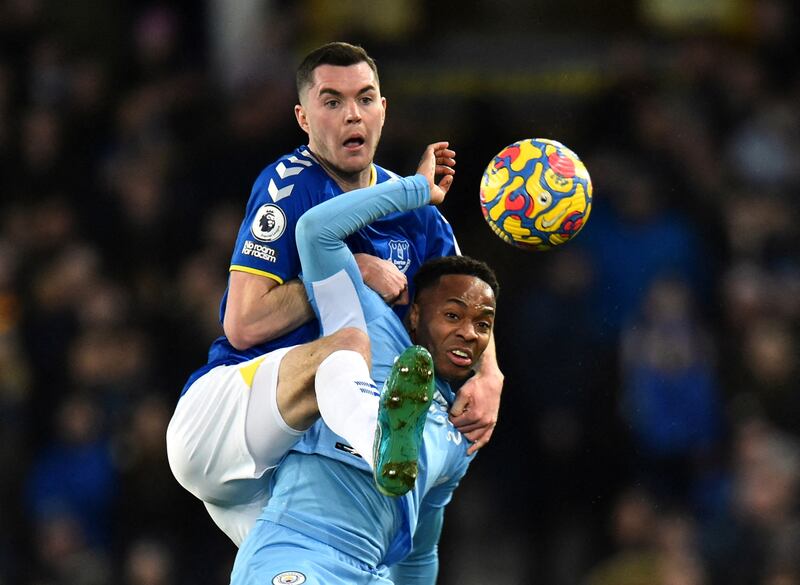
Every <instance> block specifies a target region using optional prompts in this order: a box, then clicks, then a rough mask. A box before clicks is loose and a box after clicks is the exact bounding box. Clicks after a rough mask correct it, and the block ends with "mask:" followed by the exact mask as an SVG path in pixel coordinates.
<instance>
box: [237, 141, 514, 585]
mask: <svg viewBox="0 0 800 585" xmlns="http://www.w3.org/2000/svg"><path fill="white" fill-rule="evenodd" d="M444 146H446V143H444V144H438V145H431V147H429V148H428V150H426V153H425V156H424V157H423V163H422V164H421V165H420V172H421V173H424V176H423V175H416V176H414V177H411V178H406V179H398V180H395V181H392V182H389V183H386V184H385V185H381V186H379V187H375V188H372V189H363V190H357V191H353V192H352V193H348V194H347V195H345V196H343V197H339V198H336V199H332V200H330V201H328V202H325V203H323V204H321V205H319V206H318V207H316V208H314V209H312V210H309V211H308V212H306V214H305V215H304V216H303V217H302V218H301V220H300V222H299V223H298V226H297V237H298V247H299V250H300V255H301V259H302V264H303V275H304V279H305V281H306V287H307V288H308V290H309V296H310V297H311V298H312V305H313V306H314V308H315V310H316V311H317V312H318V314H319V315H320V321H321V322H322V325H323V328H324V329H325V330H326V331H327V330H332V329H335V328H336V327H338V326H342V325H345V326H346V325H349V324H350V323H352V322H353V321H354V320H353V319H352V316H353V315H356V316H357V317H358V318H360V319H363V323H365V324H366V327H367V330H368V332H369V336H370V341H371V346H372V360H373V365H372V374H373V379H374V380H375V381H376V382H378V383H380V382H382V381H383V380H386V379H387V378H389V382H388V383H387V385H386V387H385V388H384V391H383V396H382V399H381V415H380V428H381V431H382V432H381V433H379V434H378V438H377V440H376V442H375V451H376V454H375V459H376V465H375V475H376V476H379V475H380V473H381V469H382V464H381V459H382V458H383V457H385V456H387V454H386V453H385V452H384V451H383V449H382V447H383V439H385V438H386V436H387V434H391V433H394V432H396V429H401V428H402V427H403V425H395V424H394V423H395V422H401V421H400V418H402V415H399V416H398V414H397V413H396V412H393V411H396V410H397V409H398V408H399V409H402V408H403V405H402V404H395V403H393V399H394V398H397V397H398V396H399V398H400V399H403V398H406V399H408V398H411V397H413V395H414V394H413V391H412V392H408V388H409V387H411V386H414V385H415V384H416V385H417V387H423V386H425V385H426V384H427V383H429V382H433V380H432V379H431V377H430V376H431V370H434V371H435V374H436V377H435V400H434V403H433V405H432V406H431V408H430V409H428V408H427V404H426V406H425V407H424V408H423V409H422V410H421V411H419V412H418V413H417V415H416V416H417V417H420V418H421V419H422V420H423V421H425V426H424V432H423V434H422V443H421V445H419V460H418V470H417V472H418V476H417V477H416V485H415V487H414V488H413V489H412V490H411V491H409V492H408V493H406V494H405V495H404V496H403V497H400V498H391V497H387V496H385V495H381V494H380V493H379V492H378V491H376V490H375V489H374V488H373V484H372V477H371V473H370V467H369V466H368V465H367V464H365V463H364V462H363V460H362V459H361V458H360V457H359V456H358V455H357V454H353V453H352V452H351V451H349V450H347V449H343V448H342V447H341V440H340V439H339V437H337V436H336V434H335V433H334V432H333V431H332V430H331V429H329V428H328V427H327V426H326V425H325V424H324V422H323V421H318V422H317V423H315V424H314V426H313V427H312V428H311V430H310V431H309V432H308V433H306V434H305V435H304V436H303V438H302V440H301V441H300V442H299V443H298V444H297V445H295V446H294V447H293V448H292V450H291V451H290V452H289V454H288V455H287V456H286V457H285V459H284V460H283V461H282V462H281V464H280V465H279V466H278V468H277V470H276V471H275V474H274V476H273V478H272V496H271V499H270V501H269V503H268V504H267V506H266V508H265V510H264V513H263V515H262V516H261V518H260V519H259V521H258V522H257V523H256V525H255V527H254V528H253V529H252V531H251V532H250V535H249V536H248V538H247V540H246V541H245V542H244V544H243V545H242V548H241V549H240V550H239V554H238V555H237V558H236V563H235V565H234V570H233V574H232V578H231V583H232V584H233V585H250V584H256V583H259V584H261V583H306V584H314V585H321V584H325V585H338V584H341V585H344V584H348V585H354V584H355V585H359V584H364V585H366V584H390V583H393V582H395V583H398V584H401V583H402V584H410V583H411V584H433V583H435V581H436V574H437V570H438V557H437V548H436V543H437V542H438V539H439V535H440V532H441V527H442V521H443V510H444V506H445V505H446V504H447V503H448V502H449V501H450V499H451V496H452V492H453V490H454V489H455V488H456V486H457V485H458V483H459V481H460V479H461V478H462V477H463V475H464V473H465V472H466V470H467V466H468V464H469V462H470V460H471V457H465V455H466V451H467V446H466V441H465V440H463V438H462V435H461V433H459V432H458V430H457V429H456V428H455V427H453V426H452V424H451V423H450V422H449V421H448V419H447V409H448V407H449V405H450V404H452V403H453V401H454V400H455V395H454V392H453V390H452V389H451V387H450V385H449V382H458V381H463V380H464V379H465V378H467V377H468V376H469V375H470V374H471V373H472V369H473V367H474V365H475V363H476V361H477V360H478V359H479V358H480V356H481V354H482V353H483V351H484V350H485V349H486V347H487V346H488V344H489V340H490V338H491V334H492V327H493V324H494V317H495V299H496V295H497V289H498V287H497V282H496V279H495V277H494V274H493V272H492V271H491V269H489V268H488V266H486V265H485V264H483V263H481V262H478V261H475V260H472V259H470V258H466V257H449V258H440V259H437V260H433V261H431V262H428V263H426V264H424V265H423V266H422V268H421V269H420V270H419V272H418V273H417V275H416V277H415V280H416V285H417V289H416V295H415V298H414V301H413V304H412V306H411V309H410V311H409V313H408V315H407V318H406V323H405V326H404V325H403V323H402V322H401V321H400V319H399V318H398V317H397V315H396V314H395V313H394V312H392V310H391V309H390V308H389V307H387V306H386V304H385V303H384V302H383V301H382V300H381V299H380V297H379V296H378V295H377V294H376V293H375V292H374V291H372V290H370V289H369V288H368V287H366V286H365V285H364V283H363V280H362V278H361V275H360V273H359V270H358V266H357V264H356V262H355V259H354V258H353V256H352V254H351V253H350V251H349V250H348V249H347V247H346V246H345V245H344V243H343V239H344V238H345V237H346V236H347V235H348V234H349V233H351V232H352V231H354V230H355V229H358V228H359V227H360V226H363V225H365V224H367V223H369V222H370V221H374V220H375V219H376V218H377V217H380V216H383V215H386V214H389V213H393V212H396V211H399V210H404V209H411V208H414V207H417V206H420V205H425V204H426V203H428V202H433V203H437V202H439V201H440V200H441V199H442V198H443V197H444V195H445V193H446V191H447V188H448V187H449V183H450V181H449V180H448V179H450V177H449V176H445V178H444V179H442V181H440V183H439V184H438V185H437V184H435V183H434V181H433V176H434V169H438V168H439V167H436V165H435V155H434V152H436V151H437V150H440V149H441V148H443V147H444ZM358 308H360V309H361V310H362V312H361V313H360V314H359V311H358ZM340 312H342V313H344V314H345V315H346V317H345V318H342V317H341V316H340V315H339V313H340ZM412 343H416V344H420V345H422V346H424V348H426V349H427V350H428V351H429V352H430V353H428V351H424V350H420V349H419V348H417V347H412V348H410V349H405V348H408V346H410V345H411V344H412ZM404 350H405V351H404ZM398 355H400V357H399V359H398V361H397V363H395V364H394V365H393V361H394V358H395V356H398ZM430 356H432V358H431V357H430ZM390 372H391V374H390ZM426 376H427V377H426ZM398 378H401V379H400V381H398ZM398 385H405V386H406V388H405V389H401V391H400V392H399V393H398V394H395V393H394V390H395V389H396V386H398ZM412 390H413V389H412ZM352 392H357V389H352ZM413 410H414V409H413V408H412V409H408V410H407V412H408V413H410V414H411V417H410V418H408V419H407V420H405V421H402V422H405V423H407V426H410V427H418V425H417V420H415V418H414V412H413ZM377 479H379V483H380V478H379V477H378V478H377ZM390 479H391V478H390ZM388 487H389V488H390V489H389V491H391V487H392V485H391V481H390V482H389V485H388Z"/></svg>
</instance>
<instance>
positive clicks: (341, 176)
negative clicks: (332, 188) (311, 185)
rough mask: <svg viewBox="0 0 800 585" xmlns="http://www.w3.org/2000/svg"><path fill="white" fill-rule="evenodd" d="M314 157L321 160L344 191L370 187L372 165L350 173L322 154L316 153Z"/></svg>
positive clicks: (320, 162)
mask: <svg viewBox="0 0 800 585" xmlns="http://www.w3.org/2000/svg"><path fill="white" fill-rule="evenodd" d="M312 154H313V151H312ZM314 157H315V158H316V159H317V160H318V161H319V164H320V165H321V166H322V168H323V169H325V172H326V173H328V175H330V177H331V178H332V179H333V180H334V181H336V184H337V185H339V187H341V188H342V191H344V192H347V191H354V190H355V189H362V188H364V187H369V183H370V179H371V178H372V165H369V166H368V167H367V168H365V169H362V170H360V171H356V172H354V173H348V172H346V171H343V170H342V169H340V168H338V167H335V166H334V165H332V164H331V163H330V162H328V161H327V160H325V159H324V158H322V157H321V156H318V155H316V154H314Z"/></svg>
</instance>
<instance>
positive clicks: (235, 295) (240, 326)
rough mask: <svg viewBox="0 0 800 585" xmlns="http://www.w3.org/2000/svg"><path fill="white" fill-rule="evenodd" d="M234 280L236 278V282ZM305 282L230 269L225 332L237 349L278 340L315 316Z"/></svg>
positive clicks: (224, 324)
mask: <svg viewBox="0 0 800 585" xmlns="http://www.w3.org/2000/svg"><path fill="white" fill-rule="evenodd" d="M234 281H236V282H235V283H234ZM313 317H314V313H313V311H312V310H311V306H310V305H309V304H308V297H307V296H306V291H305V288H304V287H303V283H302V282H300V281H299V280H289V281H287V282H285V283H283V284H281V285H278V284H277V283H276V282H274V281H268V280H267V279H265V278H263V277H255V276H252V275H247V274H245V273H239V272H231V287H230V289H229V298H228V306H227V308H226V311H225V320H224V323H223V326H224V329H225V335H226V336H227V337H228V340H229V341H230V342H231V344H232V345H233V346H234V347H236V348H237V349H246V348H248V347H252V346H254V345H258V344H260V343H264V342H267V341H270V340H272V339H276V338H277V337H280V336H281V335H284V334H286V333H288V332H290V331H292V330H294V329H296V328H297V327H300V326H301V325H303V324H305V323H307V322H308V321H310V320H311V319H313Z"/></svg>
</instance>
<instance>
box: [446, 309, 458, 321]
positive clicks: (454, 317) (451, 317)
mask: <svg viewBox="0 0 800 585" xmlns="http://www.w3.org/2000/svg"><path fill="white" fill-rule="evenodd" d="M444 316H445V318H446V319H449V320H450V321H456V320H458V315H457V314H456V313H453V312H450V311H447V312H446V313H445V314H444Z"/></svg>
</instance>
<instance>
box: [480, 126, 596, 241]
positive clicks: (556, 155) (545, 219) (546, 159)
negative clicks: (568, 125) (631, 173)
mask: <svg viewBox="0 0 800 585" xmlns="http://www.w3.org/2000/svg"><path fill="white" fill-rule="evenodd" d="M481 209H482V211H483V217H484V218H485V219H486V221H487V222H488V224H489V227H491V228H492V231H494V233H496V234H497V235H498V236H499V237H500V238H501V239H502V240H503V241H504V242H507V243H509V244H511V245H513V246H517V247H519V248H523V249H526V250H549V249H551V248H554V247H555V246H559V245H561V244H563V243H564V242H566V241H567V240H570V239H571V238H573V237H575V234H577V233H578V232H579V231H580V230H581V228H582V227H583V226H584V224H585V223H586V221H587V220H588V219H589V213H590V212H591V210H592V180H591V178H589V173H588V171H587V170H586V167H585V166H584V164H583V163H582V162H581V159H579V158H578V155H576V154H575V153H574V152H572V151H571V150H570V149H569V148H567V147H566V146H564V145H563V144H561V143H560V142H556V141H555V140H547V139H544V138H533V139H528V140H520V141H519V142H515V143H514V144H511V145H509V146H507V147H505V148H504V149H503V150H501V151H500V152H499V153H498V154H497V156H495V157H494V158H493V159H492V162H490V163H489V166H488V167H486V171H485V172H484V173H483V178H482V179H481Z"/></svg>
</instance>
